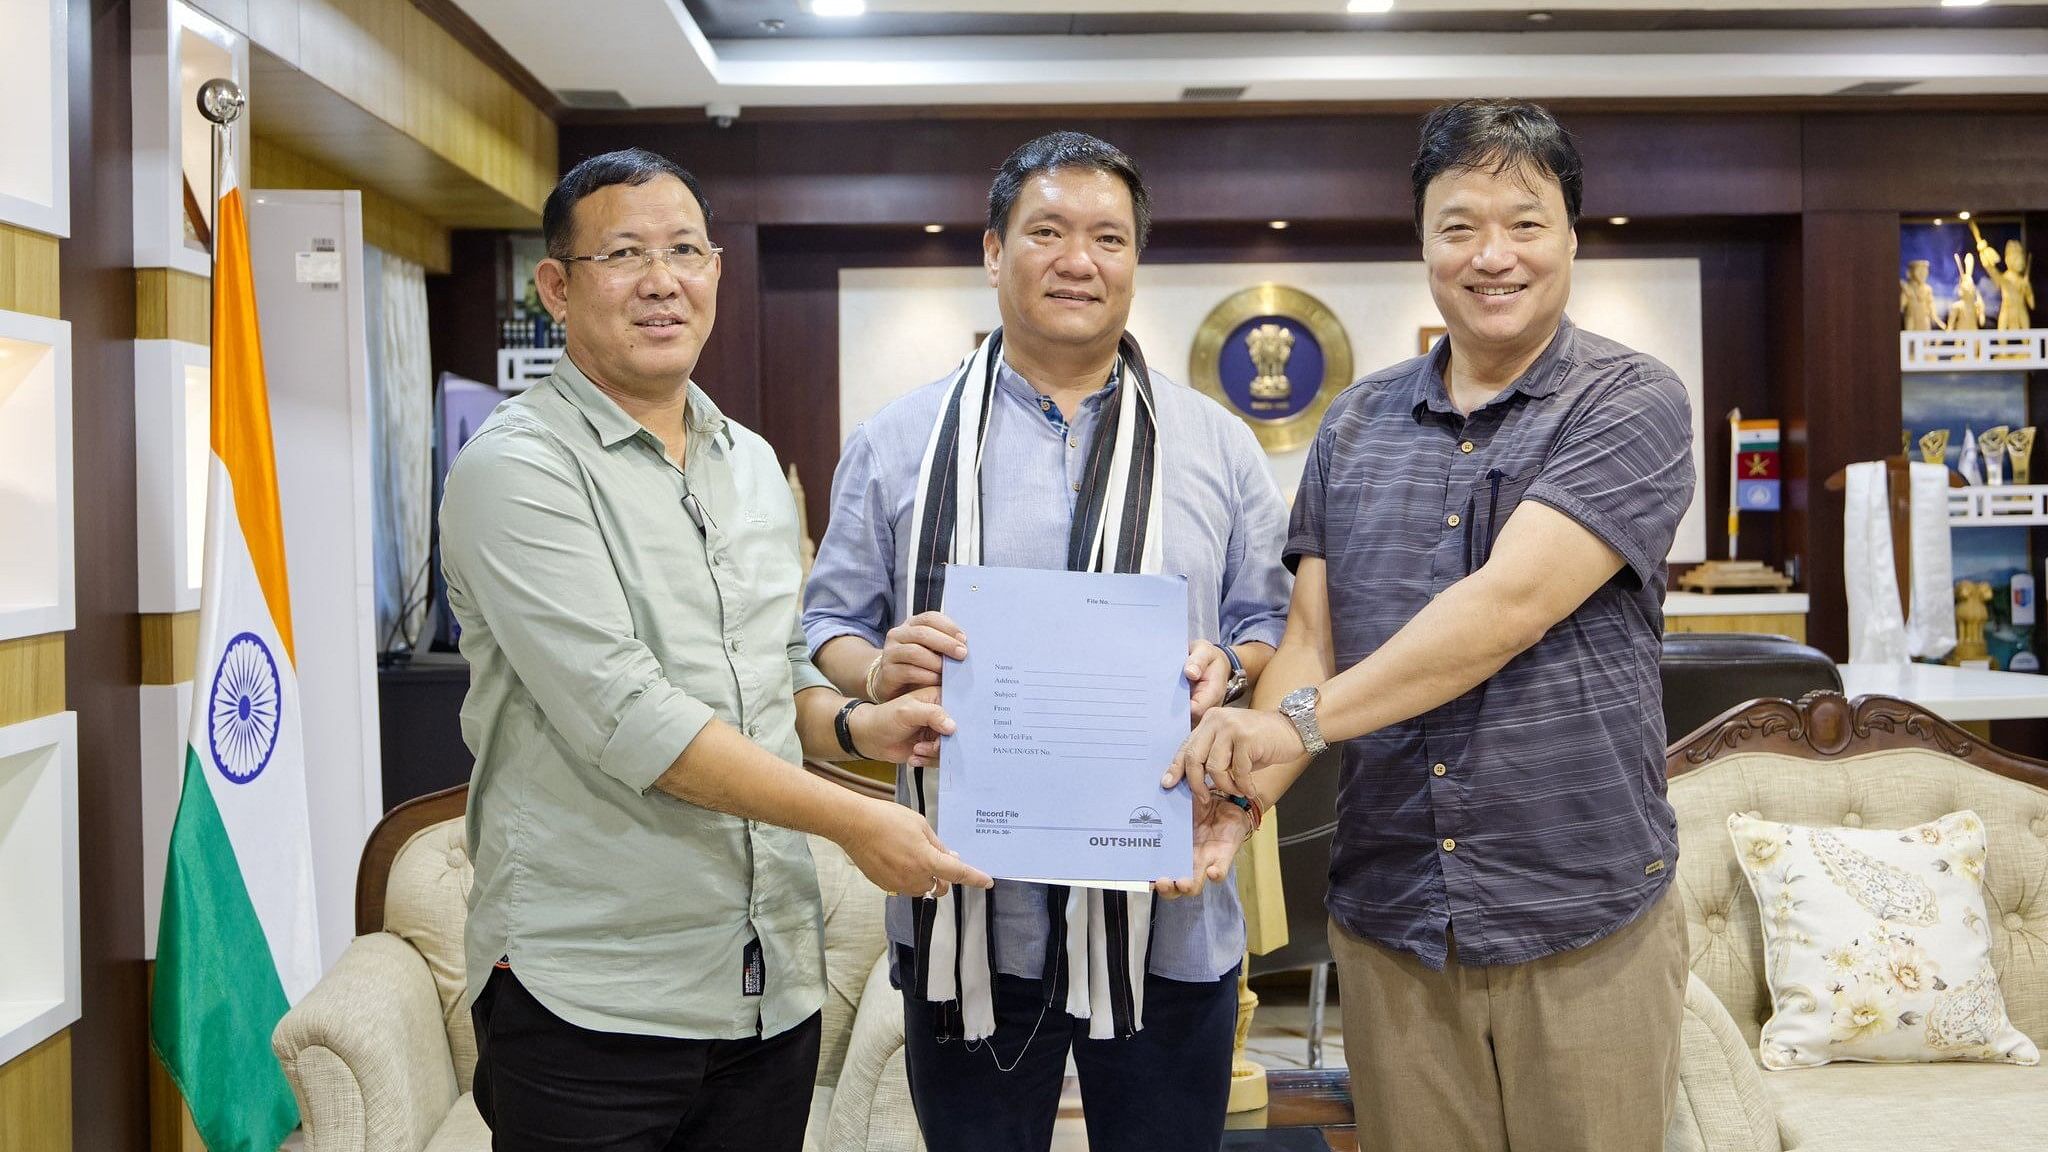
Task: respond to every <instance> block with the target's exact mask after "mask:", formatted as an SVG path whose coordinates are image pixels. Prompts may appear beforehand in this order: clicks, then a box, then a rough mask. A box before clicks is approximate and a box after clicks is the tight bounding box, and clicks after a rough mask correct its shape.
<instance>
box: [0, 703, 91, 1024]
mask: <svg viewBox="0 0 2048 1152" xmlns="http://www.w3.org/2000/svg"><path fill="white" fill-rule="evenodd" d="M78 973H79V943H78V718H77V715H76V714H75V713H71V712H60V713H58V714H56V715H54V716H42V717H38V718H37V719H34V720H28V721H24V722H23V723H20V724H13V725H10V726H8V727H5V728H0V1064H5V1063H6V1062H7V1061H9V1060H12V1059H14V1058H15V1057H16V1056H19V1055H21V1054H22V1053H23V1052H26V1051H28V1050H29V1049H30V1048H33V1047H35V1046H36V1045H37V1044H40V1043H42V1042H43V1041H44V1040H47V1039H49V1038H50V1037H51V1036H54V1035H56V1034H57V1033H58V1032H61V1031H63V1030H64V1029H65V1028H68V1027H70V1026H71V1025H72V1024H73V1023H74V1022H76V1021H77V1019H78V1016H79V1009H80V997H79V976H78Z"/></svg>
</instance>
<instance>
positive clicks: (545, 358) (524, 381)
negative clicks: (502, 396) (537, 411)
mask: <svg viewBox="0 0 2048 1152" xmlns="http://www.w3.org/2000/svg"><path fill="white" fill-rule="evenodd" d="M561 358H562V350H561V349H560V348H500V349H498V390H499V391H501V392H524V391H526V390H527V389H528V388H531V387H533V386H534V385H535V384H538V383H540V382H541V381H543V380H545V379H547V378H548V377H549V376H550V375H552V374H553V373H554V371H555V361H557V360H560V359H561Z"/></svg>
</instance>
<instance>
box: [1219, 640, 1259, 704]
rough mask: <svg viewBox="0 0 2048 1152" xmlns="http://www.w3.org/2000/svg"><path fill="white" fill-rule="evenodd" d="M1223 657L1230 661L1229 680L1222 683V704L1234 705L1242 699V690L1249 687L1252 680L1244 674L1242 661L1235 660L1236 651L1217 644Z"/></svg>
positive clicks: (1226, 645) (1228, 646)
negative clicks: (1221, 650)
mask: <svg viewBox="0 0 2048 1152" xmlns="http://www.w3.org/2000/svg"><path fill="white" fill-rule="evenodd" d="M1217 647H1219V648H1222V649H1223V655H1224V656H1225V657H1227V658H1229V660H1230V679H1228V680H1226V681H1224V682H1223V702H1224V703H1225V704H1235V703H1237V702H1238V701H1239V700H1242V699H1244V690H1245V689H1246V688H1248V687H1250V686H1251V682H1252V678H1251V677H1249V676H1247V675H1245V674H1244V661H1242V660H1239V659H1238V658H1237V649H1235V648H1232V647H1231V646H1230V645H1228V644H1219V645H1217Z"/></svg>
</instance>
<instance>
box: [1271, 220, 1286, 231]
mask: <svg viewBox="0 0 2048 1152" xmlns="http://www.w3.org/2000/svg"><path fill="white" fill-rule="evenodd" d="M1266 227H1268V228H1271V229H1272V230H1273V231H1275V232H1279V231H1281V230H1283V229H1285V228H1286V227H1287V221H1285V220H1268V221H1266Z"/></svg>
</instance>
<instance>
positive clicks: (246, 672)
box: [206, 632, 283, 784]
mask: <svg viewBox="0 0 2048 1152" xmlns="http://www.w3.org/2000/svg"><path fill="white" fill-rule="evenodd" d="M212 701H213V702H212V705H211V707H210V708H209V709H208V711H207V725H206V727H207V737H208V739H207V742H208V743H209V744H210V745H211V746H212V749H213V762H214V765H215V766H216V767H218V768H219V769H220V774H221V775H222V776H225V777H227V778H228V779H229V780H230V781H232V782H234V783H236V784H247V783H248V782H249V781H251V780H254V779H255V778H256V777H258V776H260V775H262V773H263V769H264V768H265V767H267V766H268V765H269V764H270V754H271V753H272V752H274V751H276V750H277V734H278V720H279V717H280V715H281V714H282V712H283V691H282V689H281V688H280V686H279V682H278V676H277V660H276V659H275V658H274V657H272V656H271V654H270V647H269V645H267V644H265V643H264V642H263V640H262V638H260V637H258V636H257V635H256V634H255V633H254V632H242V633H238V634H236V636H235V638H234V639H232V640H230V641H228V645H227V651H225V652H222V653H221V657H220V666H219V667H218V668H216V669H214V673H213V693H212Z"/></svg>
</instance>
